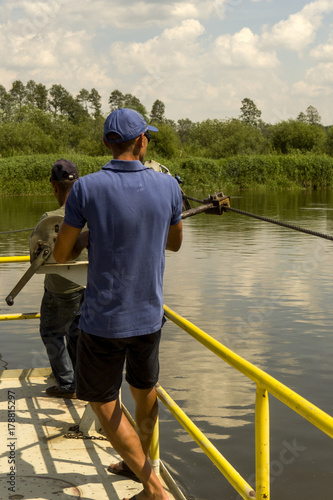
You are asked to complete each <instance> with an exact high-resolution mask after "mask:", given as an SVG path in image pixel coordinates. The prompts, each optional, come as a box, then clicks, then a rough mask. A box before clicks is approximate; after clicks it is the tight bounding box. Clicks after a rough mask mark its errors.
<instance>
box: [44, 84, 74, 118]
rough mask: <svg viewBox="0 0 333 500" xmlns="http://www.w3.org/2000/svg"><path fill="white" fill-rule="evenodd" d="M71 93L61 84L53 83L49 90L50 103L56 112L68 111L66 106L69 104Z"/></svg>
mask: <svg viewBox="0 0 333 500" xmlns="http://www.w3.org/2000/svg"><path fill="white" fill-rule="evenodd" d="M69 98H70V93H69V92H68V91H67V90H66V89H65V88H64V87H63V86H62V85H59V84H53V85H52V87H51V88H50V90H49V104H50V106H51V108H53V110H54V114H55V115H57V114H58V112H59V113H61V114H63V113H64V112H65V111H66V106H68V104H69V100H70V99H69Z"/></svg>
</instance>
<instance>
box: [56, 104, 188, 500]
mask: <svg viewBox="0 0 333 500" xmlns="http://www.w3.org/2000/svg"><path fill="white" fill-rule="evenodd" d="M149 132H158V130H157V129H156V128H155V127H150V126H148V125H147V123H146V121H145V119H144V117H143V116H142V115H140V113H138V112H136V111H134V110H131V109H128V108H122V109H118V110H116V111H114V112H113V113H111V115H109V116H108V118H107V119H106V121H105V124H104V143H105V145H106V146H107V147H108V148H109V149H111V151H112V154H113V160H111V161H110V162H109V163H107V164H106V165H105V166H104V167H103V168H102V170H101V171H99V172H96V173H93V174H90V175H87V176H84V177H81V178H80V179H79V180H78V181H77V182H76V183H75V185H74V186H73V188H72V191H71V193H70V196H69V198H68V200H67V203H66V215H65V219H64V223H63V225H62V227H61V229H60V231H59V235H58V238H57V241H56V244H55V248H54V258H55V260H56V261H57V262H59V263H63V262H67V261H68V260H72V259H74V258H76V256H77V255H78V254H79V253H80V252H81V250H82V249H83V248H84V247H86V246H88V255H89V268H88V280H87V288H86V291H85V299H84V303H83V306H82V311H81V320H80V325H79V326H80V328H81V330H82V336H81V337H80V340H79V346H78V362H77V363H78V366H77V396H78V397H79V398H80V399H83V400H86V401H89V402H90V403H91V406H92V408H93V410H94V411H95V413H96V414H97V416H98V417H99V419H100V422H101V424H102V426H103V429H104V432H105V433H106V435H107V437H108V439H109V440H110V442H111V443H112V445H113V447H114V448H115V449H116V450H117V451H118V453H119V454H120V455H121V457H122V458H123V462H119V463H118V464H114V466H112V464H111V466H110V467H109V469H108V470H110V471H111V472H114V473H116V474H122V475H125V474H131V473H132V475H136V476H137V477H138V478H139V480H140V481H141V482H142V483H143V487H144V489H143V491H142V492H140V493H139V494H138V495H136V496H135V499H136V500H151V499H154V500H166V499H167V498H168V496H167V494H166V492H165V491H164V490H163V488H162V485H161V483H160V481H159V480H158V478H157V476H156V475H155V473H154V472H153V470H152V468H151V466H150V464H149V461H148V454H149V446H150V441H151V432H152V429H153V426H154V423H155V421H156V418H157V413H158V408H157V399H156V392H155V388H154V386H155V384H156V383H157V381H158V374H159V361H158V350H159V342H160V336H161V327H162V325H163V294H162V287H163V273H164V263H165V250H166V249H167V250H171V251H175V252H177V251H178V250H179V248H180V246H181V243H182V222H181V210H182V198H181V191H180V189H179V185H178V183H177V181H176V180H175V179H174V178H172V177H171V176H169V175H165V174H162V173H158V172H154V171H153V170H151V169H148V168H146V167H145V166H144V165H143V164H142V162H143V160H144V156H145V153H146V150H147V146H148V143H149V140H150V134H149ZM86 223H87V224H88V227H89V232H88V231H86V232H83V233H81V234H80V231H81V229H82V228H83V226H84V225H85V224H86ZM125 362H126V380H127V382H128V383H129V385H130V389H131V393H132V395H133V397H134V400H135V403H136V421H137V425H138V434H137V433H136V432H135V431H134V429H133V428H132V426H131V424H130V423H129V422H128V420H127V418H126V417H125V416H124V414H123V413H122V411H121V406H120V401H119V390H120V386H121V382H122V371H123V366H124V363H125ZM147 422H148V423H149V424H150V425H149V426H147ZM147 427H149V428H150V429H151V432H150V431H149V432H148V431H147ZM133 499H134V497H133Z"/></svg>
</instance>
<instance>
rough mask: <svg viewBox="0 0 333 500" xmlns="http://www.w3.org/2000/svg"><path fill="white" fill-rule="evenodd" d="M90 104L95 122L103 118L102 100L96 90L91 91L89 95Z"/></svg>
mask: <svg viewBox="0 0 333 500" xmlns="http://www.w3.org/2000/svg"><path fill="white" fill-rule="evenodd" d="M89 104H90V106H91V107H92V109H93V117H94V118H95V120H96V119H97V118H98V117H99V116H101V109H102V98H101V96H100V95H99V93H98V92H97V90H96V89H91V91H90V94H89Z"/></svg>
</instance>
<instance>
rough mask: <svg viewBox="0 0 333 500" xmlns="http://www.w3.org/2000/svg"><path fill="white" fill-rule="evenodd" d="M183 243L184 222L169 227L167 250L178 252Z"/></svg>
mask: <svg viewBox="0 0 333 500" xmlns="http://www.w3.org/2000/svg"><path fill="white" fill-rule="evenodd" d="M182 241H183V222H182V221H180V222H179V223H178V224H175V225H173V226H170V227H169V232H168V238H167V243H166V247H165V249H166V250H171V251H172V252H178V250H179V249H180V247H181V244H182Z"/></svg>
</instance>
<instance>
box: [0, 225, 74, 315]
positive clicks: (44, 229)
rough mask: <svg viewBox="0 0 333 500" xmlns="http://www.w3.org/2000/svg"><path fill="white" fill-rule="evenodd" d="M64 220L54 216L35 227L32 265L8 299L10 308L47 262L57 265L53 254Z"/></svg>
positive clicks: (31, 241) (31, 251)
mask: <svg viewBox="0 0 333 500" xmlns="http://www.w3.org/2000/svg"><path fill="white" fill-rule="evenodd" d="M63 219H64V218H63V216H61V215H52V216H50V217H45V219H42V220H41V221H39V223H38V224H37V226H36V227H35V229H34V231H33V233H32V234H31V236H30V240H29V246H30V263H31V265H30V267H29V269H28V270H27V271H26V272H25V273H24V274H23V276H22V278H21V279H20V280H19V281H18V282H17V284H16V285H15V286H14V288H13V289H12V291H11V292H10V293H9V295H8V296H7V297H6V302H7V304H8V305H9V306H12V305H13V304H14V299H15V297H16V296H17V295H18V293H19V292H20V291H21V290H22V288H23V287H24V286H25V285H26V284H27V283H28V281H29V280H30V279H31V278H32V276H33V275H34V274H35V273H36V272H37V271H38V269H39V268H40V267H41V266H42V265H43V264H45V262H48V263H55V260H54V258H53V255H52V252H53V248H54V243H55V241H56V239H57V234H58V232H59V229H60V226H61V224H62V221H63Z"/></svg>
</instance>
